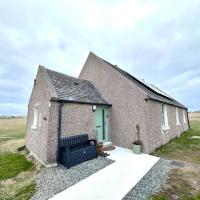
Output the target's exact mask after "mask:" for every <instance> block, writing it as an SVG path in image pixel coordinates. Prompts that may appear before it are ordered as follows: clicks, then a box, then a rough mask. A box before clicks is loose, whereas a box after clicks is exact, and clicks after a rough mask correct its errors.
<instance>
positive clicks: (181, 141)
mask: <svg viewBox="0 0 200 200" xmlns="http://www.w3.org/2000/svg"><path fill="white" fill-rule="evenodd" d="M192 136H200V121H192V122H191V130H188V131H186V132H184V133H182V134H181V136H180V137H177V138H175V139H173V140H171V141H170V142H169V143H168V144H166V145H164V146H162V147H160V148H158V149H156V151H155V152H153V155H155V156H159V157H164V158H167V159H175V160H183V161H186V162H191V163H194V164H200V156H199V152H200V139H192Z"/></svg>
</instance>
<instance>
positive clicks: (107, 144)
mask: <svg viewBox="0 0 200 200" xmlns="http://www.w3.org/2000/svg"><path fill="white" fill-rule="evenodd" d="M111 146H112V142H103V148H105V147H111Z"/></svg>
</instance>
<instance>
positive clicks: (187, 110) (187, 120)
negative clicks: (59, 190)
mask: <svg viewBox="0 0 200 200" xmlns="http://www.w3.org/2000/svg"><path fill="white" fill-rule="evenodd" d="M186 111H187V121H188V128H189V129H190V121H189V116H188V109H187V110H186Z"/></svg>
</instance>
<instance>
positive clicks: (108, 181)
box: [51, 147, 159, 200]
mask: <svg viewBox="0 0 200 200" xmlns="http://www.w3.org/2000/svg"><path fill="white" fill-rule="evenodd" d="M109 153H110V156H109V157H108V158H110V159H112V160H115V161H116V162H114V163H113V164H111V165H109V166H107V167H105V168H104V169H102V170H100V171H98V172H97V173H95V174H93V175H91V176H89V177H88V178H86V179H84V180H82V181H80V182H79V183H77V184H75V185H73V186H72V187H70V188H68V189H66V190H64V191H62V192H61V193H59V194H57V195H55V196H54V197H53V198H51V200H96V199H102V200H107V199H109V200H110V199H115V200H118V199H119V200H120V199H122V198H123V197H124V196H125V195H126V194H127V193H128V192H129V191H130V189H131V188H133V187H134V186H135V185H136V184H137V183H138V181H139V180H140V179H141V178H142V177H143V176H144V175H145V174H146V173H147V172H148V171H149V170H150V169H151V167H152V166H153V165H154V164H155V163H156V162H157V161H158V160H159V158H158V157H155V156H150V155H147V154H140V155H136V154H133V153H132V151H131V150H129V149H124V148H121V147H116V149H115V150H113V151H110V152H109Z"/></svg>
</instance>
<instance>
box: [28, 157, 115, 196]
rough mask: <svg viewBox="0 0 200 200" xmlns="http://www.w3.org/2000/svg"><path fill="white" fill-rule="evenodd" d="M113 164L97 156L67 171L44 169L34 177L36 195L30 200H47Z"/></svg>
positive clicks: (59, 167)
mask: <svg viewBox="0 0 200 200" xmlns="http://www.w3.org/2000/svg"><path fill="white" fill-rule="evenodd" d="M113 162H114V161H113V160H110V159H108V158H104V157H100V156H99V157H98V158H97V159H93V160H89V161H87V162H83V163H81V164H79V165H76V166H74V167H71V168H69V169H67V168H65V167H63V166H61V165H59V166H56V167H51V168H45V169H44V170H42V171H41V172H40V173H39V174H38V175H37V177H36V193H35V195H34V196H33V197H32V198H31V199H32V200H45V199H49V198H51V197H52V196H54V195H55V194H56V193H59V192H61V191H63V190H65V189H66V188H69V187H70V186H72V185H74V184H76V183H78V182H79V181H81V180H83V179H85V178H86V177H88V176H90V175H92V174H94V173H95V172H97V171H99V170H100V169H103V168H104V167H106V166H108V165H110V164H112V163H113Z"/></svg>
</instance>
